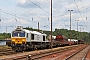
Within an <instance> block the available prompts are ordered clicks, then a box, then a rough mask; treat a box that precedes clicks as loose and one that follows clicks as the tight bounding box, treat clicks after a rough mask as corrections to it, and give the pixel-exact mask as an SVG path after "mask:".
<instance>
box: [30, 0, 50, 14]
mask: <svg viewBox="0 0 90 60" xmlns="http://www.w3.org/2000/svg"><path fill="white" fill-rule="evenodd" d="M29 1H30V2H31V3H33V4H34V5H36V6H37V7H39V8H40V9H42V10H43V11H44V12H46V13H48V14H49V12H47V11H45V10H44V9H43V8H42V7H40V6H39V5H37V4H35V3H34V2H33V1H31V0H29Z"/></svg>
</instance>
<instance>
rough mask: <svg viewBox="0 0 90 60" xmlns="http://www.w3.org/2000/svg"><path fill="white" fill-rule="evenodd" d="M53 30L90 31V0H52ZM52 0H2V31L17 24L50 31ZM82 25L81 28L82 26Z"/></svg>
mask: <svg viewBox="0 0 90 60" xmlns="http://www.w3.org/2000/svg"><path fill="white" fill-rule="evenodd" d="M52 1H53V19H52V20H53V22H52V23H53V26H52V28H53V31H54V30H55V28H58V29H62V28H64V29H68V30H69V29H70V11H68V10H73V11H71V29H72V30H77V21H75V20H79V21H78V31H82V32H83V31H86V32H90V27H89V26H90V21H89V19H90V18H89V17H90V2H89V0H52ZM50 3H51V2H50V0H0V19H1V21H0V32H7V33H8V32H11V31H12V30H13V29H15V26H18V25H19V26H23V27H28V26H29V27H32V28H37V27H38V26H37V25H38V24H37V23H38V22H39V23H40V29H42V30H48V31H50ZM80 27H81V28H80Z"/></svg>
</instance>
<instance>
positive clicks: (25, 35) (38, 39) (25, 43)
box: [11, 26, 50, 51]
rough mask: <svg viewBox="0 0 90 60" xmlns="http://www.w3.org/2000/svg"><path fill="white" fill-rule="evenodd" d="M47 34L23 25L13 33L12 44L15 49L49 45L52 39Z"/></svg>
mask: <svg viewBox="0 0 90 60" xmlns="http://www.w3.org/2000/svg"><path fill="white" fill-rule="evenodd" d="M46 36H47V35H46V34H43V33H40V32H37V31H30V30H26V29H23V28H22V27H21V26H17V28H16V29H15V30H14V31H12V33H11V46H12V49H13V50H15V51H23V50H28V49H37V48H46V47H49V46H50V45H49V44H50V41H48V40H47V39H46Z"/></svg>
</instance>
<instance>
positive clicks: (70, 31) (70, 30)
mask: <svg viewBox="0 0 90 60" xmlns="http://www.w3.org/2000/svg"><path fill="white" fill-rule="evenodd" d="M68 11H70V41H71V11H73V10H68ZM70 45H71V43H70Z"/></svg>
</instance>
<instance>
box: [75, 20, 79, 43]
mask: <svg viewBox="0 0 90 60" xmlns="http://www.w3.org/2000/svg"><path fill="white" fill-rule="evenodd" d="M75 21H77V40H78V21H79V20H75ZM77 44H78V41H77Z"/></svg>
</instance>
